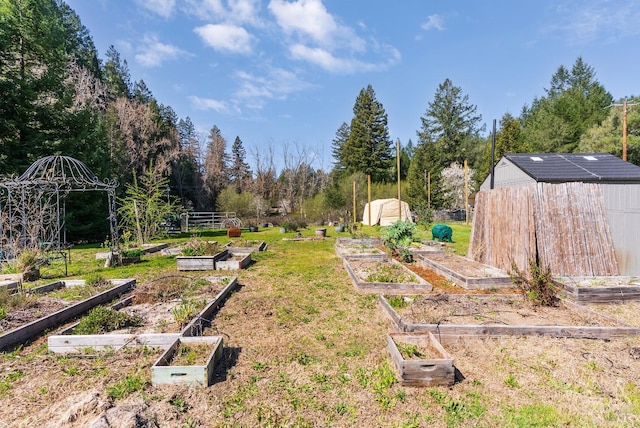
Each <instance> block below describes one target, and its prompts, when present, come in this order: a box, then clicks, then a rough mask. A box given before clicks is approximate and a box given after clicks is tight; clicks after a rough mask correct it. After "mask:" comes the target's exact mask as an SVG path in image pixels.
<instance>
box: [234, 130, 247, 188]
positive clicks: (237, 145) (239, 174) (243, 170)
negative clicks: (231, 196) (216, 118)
mask: <svg viewBox="0 0 640 428" xmlns="http://www.w3.org/2000/svg"><path fill="white" fill-rule="evenodd" d="M246 157H247V152H246V150H245V149H244V146H243V145H242V140H241V139H240V137H239V136H236V139H235V140H234V141H233V145H232V146H231V166H230V167H229V180H230V182H231V184H233V185H234V186H235V189H236V192H237V193H241V192H244V191H245V190H248V189H249V188H250V187H251V168H250V167H249V164H248V163H247V162H246V161H245V159H246Z"/></svg>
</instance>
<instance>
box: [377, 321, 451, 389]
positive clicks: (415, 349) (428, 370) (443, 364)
mask: <svg viewBox="0 0 640 428" xmlns="http://www.w3.org/2000/svg"><path fill="white" fill-rule="evenodd" d="M387 350H388V352H389V356H390V357H391V360H392V361H393V365H394V367H395V368H396V371H397V372H398V375H399V376H400V383H401V384H402V385H404V386H451V385H453V384H454V383H455V367H454V360H453V357H452V356H451V355H449V353H448V352H447V351H445V349H444V348H443V347H442V345H441V344H440V342H438V340H437V339H436V338H435V336H434V335H433V334H432V333H430V332H428V333H427V334H420V335H416V334H405V333H391V334H390V335H388V336H387Z"/></svg>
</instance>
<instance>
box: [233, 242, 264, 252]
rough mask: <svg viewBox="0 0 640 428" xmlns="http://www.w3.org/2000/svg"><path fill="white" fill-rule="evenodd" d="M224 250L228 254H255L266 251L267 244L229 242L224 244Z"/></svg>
mask: <svg viewBox="0 0 640 428" xmlns="http://www.w3.org/2000/svg"><path fill="white" fill-rule="evenodd" d="M225 248H226V249H227V250H228V251H229V252H230V253H256V252H259V251H265V250H266V249H267V243H266V242H264V241H257V240H251V239H246V240H239V241H231V242H229V243H227V244H225Z"/></svg>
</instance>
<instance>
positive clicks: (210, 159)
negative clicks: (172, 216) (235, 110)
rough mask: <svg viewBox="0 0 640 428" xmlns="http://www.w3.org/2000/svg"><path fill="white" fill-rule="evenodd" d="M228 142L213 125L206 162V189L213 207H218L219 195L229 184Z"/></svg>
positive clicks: (208, 141)
mask: <svg viewBox="0 0 640 428" xmlns="http://www.w3.org/2000/svg"><path fill="white" fill-rule="evenodd" d="M226 146H227V141H226V140H225V139H224V137H223V136H222V133H221V132H220V129H219V128H218V127H217V126H216V125H213V128H211V131H210V132H209V137H208V138H207V153H206V156H205V160H204V177H203V178H204V187H205V190H206V192H207V193H208V195H209V198H210V200H211V205H212V206H213V207H216V202H217V198H218V195H219V194H220V192H221V191H222V189H224V188H225V187H226V186H227V184H229V175H228V170H227V164H228V157H229V156H228V155H227V153H226Z"/></svg>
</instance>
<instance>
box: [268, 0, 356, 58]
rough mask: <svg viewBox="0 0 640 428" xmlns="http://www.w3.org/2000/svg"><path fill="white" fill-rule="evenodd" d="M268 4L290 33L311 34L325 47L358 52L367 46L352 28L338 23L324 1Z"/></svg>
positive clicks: (287, 32)
mask: <svg viewBox="0 0 640 428" xmlns="http://www.w3.org/2000/svg"><path fill="white" fill-rule="evenodd" d="M268 7H269V10H270V11H271V13H273V15H274V16H275V17H276V20H277V21H278V25H279V26H280V28H282V30H283V31H284V32H285V33H286V34H288V35H293V34H295V35H298V36H301V37H309V38H311V40H313V41H314V42H315V43H317V44H319V45H320V46H323V47H325V48H328V47H347V48H349V49H353V50H358V51H362V50H364V48H365V42H364V40H362V39H361V38H360V37H358V36H357V35H356V34H355V33H354V31H353V30H352V29H351V28H349V27H346V26H344V25H341V24H339V23H338V22H337V21H336V20H335V19H334V17H333V16H332V15H331V14H330V13H329V12H328V11H327V9H326V8H325V7H324V5H323V4H322V1H321V0H297V1H294V2H289V1H286V0H271V1H270V2H269V6H268Z"/></svg>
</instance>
